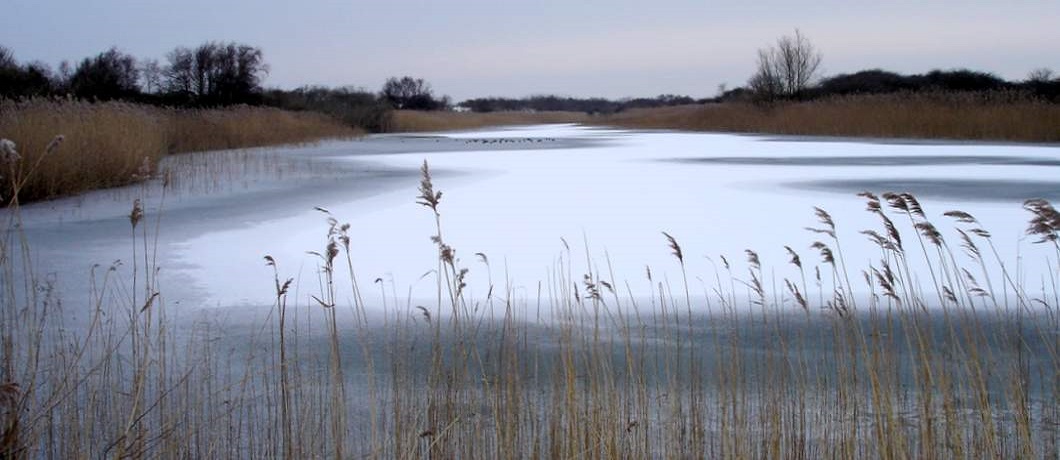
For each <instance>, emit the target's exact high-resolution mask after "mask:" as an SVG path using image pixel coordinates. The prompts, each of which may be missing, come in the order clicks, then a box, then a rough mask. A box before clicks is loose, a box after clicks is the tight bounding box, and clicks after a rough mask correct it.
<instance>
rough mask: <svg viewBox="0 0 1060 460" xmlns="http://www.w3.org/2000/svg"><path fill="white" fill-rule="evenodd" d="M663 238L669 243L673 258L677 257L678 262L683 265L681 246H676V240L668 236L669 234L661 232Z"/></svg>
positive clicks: (683, 258) (683, 257)
mask: <svg viewBox="0 0 1060 460" xmlns="http://www.w3.org/2000/svg"><path fill="white" fill-rule="evenodd" d="M662 234H663V236H665V237H666V240H667V241H668V242H669V243H670V249H671V250H673V254H674V257H677V260H678V262H681V263H682V264H683V263H685V256H684V253H682V252H681V246H680V245H678V244H677V240H675V239H674V237H672V236H670V234H669V233H666V232H662Z"/></svg>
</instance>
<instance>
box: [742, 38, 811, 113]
mask: <svg viewBox="0 0 1060 460" xmlns="http://www.w3.org/2000/svg"><path fill="white" fill-rule="evenodd" d="M820 67H821V52H820V51H818V50H817V48H816V47H815V46H814V45H813V43H810V40H809V39H807V38H806V36H804V35H802V32H800V31H799V29H795V35H794V36H791V35H785V36H783V37H780V38H779V39H777V44H776V45H775V46H771V47H769V48H766V49H760V50H758V67H757V69H756V71H755V74H754V75H753V76H751V79H750V80H749V81H748V86H750V88H751V90H752V91H753V93H754V94H755V96H756V97H758V98H759V99H763V100H768V101H772V100H775V99H777V98H795V97H799V96H801V95H802V94H803V92H805V91H806V90H807V89H809V88H810V87H811V86H812V85H813V84H814V83H815V82H816V80H817V78H818V72H819V70H820Z"/></svg>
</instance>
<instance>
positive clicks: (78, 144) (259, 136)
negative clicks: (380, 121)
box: [0, 99, 356, 202]
mask: <svg viewBox="0 0 1060 460" xmlns="http://www.w3.org/2000/svg"><path fill="white" fill-rule="evenodd" d="M56 134H60V135H63V136H64V139H65V140H64V142H63V144H62V146H61V147H60V148H58V149H55V150H54V151H53V152H51V153H50V154H49V155H46V156H45V155H43V154H44V152H45V148H46V146H47V145H48V144H49V143H50V142H51V141H52V140H53V139H54V137H55V136H56ZM355 134H356V132H355V131H354V130H352V129H350V128H347V127H345V126H343V125H341V124H340V123H338V122H335V121H334V120H332V119H330V118H327V117H325V116H322V115H319V114H314V113H308V112H307V113H301V112H299V113H294V112H285V111H282V110H277V109H267V108H253V107H234V108H229V109H223V110H166V109H158V108H153V107H148V106H142V105H136V104H128V103H121V102H106V103H89V102H81V101H65V100H47V99H35V100H30V101H23V102H13V101H0V138H5V139H10V140H12V141H14V142H15V143H16V144H17V145H18V147H19V151H20V153H21V155H22V157H23V158H22V161H21V162H20V163H19V164H17V165H16V166H15V167H14V169H13V170H10V171H9V170H7V168H6V167H5V171H4V172H3V173H0V176H3V177H2V178H0V190H3V192H2V194H0V195H2V196H4V197H8V198H10V197H11V195H12V193H11V190H12V185H13V181H20V179H25V181H24V182H25V183H24V184H23V186H22V188H21V190H20V193H19V199H21V200H22V201H23V202H28V201H34V200H42V199H49V198H54V197H59V196H64V195H70V194H74V193H79V192H82V191H85V190H92V189H99V188H107V187H115V186H119V185H124V184H128V183H130V182H134V181H135V180H137V178H138V177H141V176H142V174H138V171H139V170H140V169H141V168H143V167H144V165H145V162H146V165H147V167H148V168H150V169H153V168H154V167H155V165H157V162H158V160H159V159H161V158H162V157H163V156H164V155H166V154H168V153H181V152H191V151H199V150H212V149H230V148H242V147H256V146H262V145H273V144H287V143H300V142H310V141H314V140H318V139H321V138H325V137H336V136H352V135H355Z"/></svg>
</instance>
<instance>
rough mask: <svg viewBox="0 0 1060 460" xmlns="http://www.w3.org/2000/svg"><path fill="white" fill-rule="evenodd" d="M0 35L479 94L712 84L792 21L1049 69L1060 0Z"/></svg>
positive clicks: (686, 90)
mask: <svg viewBox="0 0 1060 460" xmlns="http://www.w3.org/2000/svg"><path fill="white" fill-rule="evenodd" d="M0 2H2V3H0V13H2V14H0V44H2V45H4V46H7V47H8V48H11V49H12V50H13V51H14V52H15V55H16V57H17V58H18V59H19V60H20V61H30V60H41V61H44V62H46V63H49V64H51V65H52V66H56V65H57V64H58V63H59V62H60V61H62V60H64V59H67V60H70V61H77V60H80V59H81V58H84V57H86V56H90V55H94V54H96V53H99V52H100V51H103V50H105V49H107V48H109V47H111V46H117V47H119V48H120V49H122V50H123V51H125V52H128V53H131V54H133V55H135V56H137V57H139V58H147V57H153V58H157V59H160V60H162V61H164V56H165V54H166V52H168V51H169V50H171V49H173V48H174V47H176V46H178V45H184V46H195V45H198V44H199V43H202V42H204V41H207V40H221V41H239V42H244V43H248V44H251V45H255V46H258V47H260V48H262V50H263V51H264V52H265V59H266V61H267V62H268V63H269V65H270V67H271V72H270V73H269V76H268V78H267V79H266V82H265V83H266V86H276V87H282V88H292V87H296V86H300V85H303V84H325V85H347V84H349V85H355V86H361V87H365V88H368V89H371V90H377V89H378V88H379V87H380V86H381V85H382V83H383V81H384V80H385V79H386V77H388V76H400V75H406V74H407V75H412V76H416V77H421V78H424V79H426V80H427V81H428V82H430V83H431V84H432V86H433V87H434V89H435V92H436V93H440V94H448V95H450V96H452V97H453V98H454V99H455V100H457V101H459V100H463V99H466V98H471V97H479V96H491V95H493V96H516V97H517V96H526V95H531V94H542V93H549V94H552V93H555V94H561V95H570V96H603V97H610V98H617V97H626V96H654V95H657V94H662V93H677V94H688V95H691V96H695V97H704V96H711V95H713V94H714V93H715V91H716V88H717V86H718V84H720V83H725V84H727V85H728V86H729V87H730V88H731V87H735V86H739V85H742V84H743V83H744V82H745V81H746V79H747V77H748V76H749V75H750V73H751V72H752V70H753V66H754V60H755V51H756V50H757V49H758V48H761V47H764V46H768V45H770V44H771V43H772V42H773V41H774V40H775V39H776V37H778V36H780V35H783V34H787V33H791V32H792V31H793V30H794V29H795V28H796V27H798V28H799V29H800V30H801V31H802V32H803V33H804V34H805V35H806V36H807V37H809V38H810V39H811V40H812V41H813V43H814V44H816V45H817V47H818V48H819V49H820V50H821V51H822V52H823V54H824V62H823V67H824V71H825V73H826V74H837V73H844V72H853V71H857V70H861V69H866V68H877V67H878V68H883V69H887V70H894V71H898V72H905V73H919V72H926V71H928V70H931V69H934V68H943V69H948V68H958V67H963V68H971V69H974V70H983V71H989V72H994V73H996V74H998V75H1000V76H1002V77H1004V78H1007V79H1022V78H1023V77H1024V76H1026V74H1027V73H1028V72H1029V71H1030V70H1032V69H1034V68H1037V67H1049V68H1052V69H1054V70H1057V71H1060V45H1058V44H1060V1H1057V0H1043V1H1019V0H1014V1H993V2H986V1H958V0H949V1H934V2H907V1H879V0H876V1H872V2H862V1H832V0H828V1H816V2H806V1H804V2H781V1H774V0H743V1H724V2H709V1H693V0H653V1H631V0H614V1H595V0H587V1H559V0H540V1H503V0H449V1H442V0H436V1H430V0H420V1H403V0H394V1H382V0H380V1H371V2H369V1H353V0H345V1H340V0H304V1H280V0H231V1H226V0H182V1H179V2H176V1H162V0H79V1H72V0H67V1H58V0H0Z"/></svg>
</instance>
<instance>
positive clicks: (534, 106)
mask: <svg viewBox="0 0 1060 460" xmlns="http://www.w3.org/2000/svg"><path fill="white" fill-rule="evenodd" d="M697 102H704V101H697V100H695V99H692V98H691V97H688V96H677V95H673V94H663V95H660V96H656V97H654V98H635V99H620V100H610V99H603V98H573V97H562V96H531V97H525V98H520V99H514V98H503V97H487V98H477V99H468V100H466V101H464V102H461V103H460V104H459V105H458V106H459V107H464V108H466V109H468V110H471V111H472V112H506V111H534V112H553V111H561V112H585V113H589V114H610V113H616V112H621V111H623V110H627V109H635V108H650V107H665V106H673V105H686V104H695V103H697Z"/></svg>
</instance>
